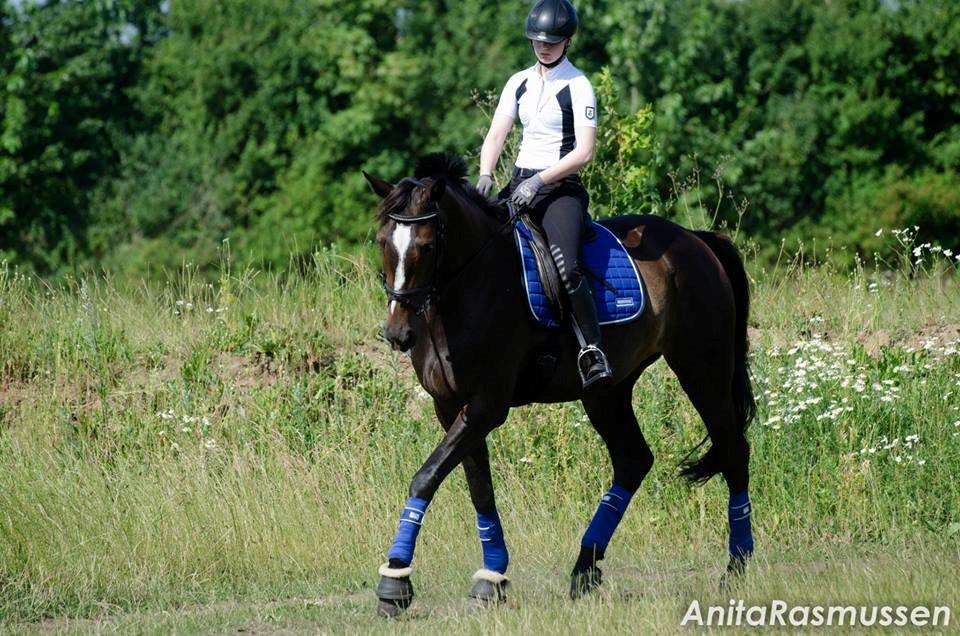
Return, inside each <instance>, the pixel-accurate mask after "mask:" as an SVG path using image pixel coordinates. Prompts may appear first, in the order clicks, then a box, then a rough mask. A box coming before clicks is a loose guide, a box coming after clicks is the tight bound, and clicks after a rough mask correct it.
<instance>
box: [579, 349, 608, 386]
mask: <svg viewBox="0 0 960 636" xmlns="http://www.w3.org/2000/svg"><path fill="white" fill-rule="evenodd" d="M584 363H586V364H584ZM577 371H579V372H580V381H581V382H582V383H583V388H584V389H587V388H589V387H591V386H593V385H594V384H596V383H597V382H600V381H601V380H609V379H610V377H611V376H612V375H613V371H611V370H610V363H609V362H607V355H606V354H605V353H604V352H603V349H601V348H600V347H598V346H596V345H587V346H585V347H584V348H583V349H581V350H580V355H578V356H577Z"/></svg>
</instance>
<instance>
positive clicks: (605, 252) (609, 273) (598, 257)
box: [513, 220, 646, 327]
mask: <svg viewBox="0 0 960 636" xmlns="http://www.w3.org/2000/svg"><path fill="white" fill-rule="evenodd" d="M513 233H514V236H516V239H517V249H518V250H519V251H520V262H521V264H522V269H523V286H524V288H525V289H526V290H527V300H528V301H529V306H530V312H531V313H532V314H533V318H534V320H535V321H536V322H538V323H539V324H541V325H543V326H546V327H559V326H560V322H559V321H558V320H557V317H556V313H555V312H554V310H553V307H551V306H550V302H549V301H548V300H547V296H546V294H545V293H544V288H543V283H542V282H541V280H540V272H538V271H537V261H536V257H535V256H534V255H533V248H532V247H531V246H530V230H529V228H527V226H526V225H525V224H524V222H523V221H522V220H518V221H517V225H516V227H515V228H514V232H513ZM593 233H594V235H595V237H593V238H591V239H589V240H588V241H587V242H585V243H584V244H583V246H582V248H581V252H580V262H581V266H583V267H585V268H586V269H588V270H590V272H592V273H593V274H596V276H592V275H590V274H586V278H587V280H588V281H590V286H591V289H592V290H593V299H594V302H595V303H596V305H597V318H598V319H599V321H600V324H601V325H611V324H616V323H623V322H629V321H631V320H634V319H636V318H637V317H638V316H640V314H641V313H643V308H644V305H645V304H646V298H645V297H644V294H643V285H642V283H641V282H640V273H639V272H638V271H637V267H636V264H635V263H634V262H633V259H632V258H630V255H629V254H627V250H626V248H625V247H624V246H623V243H621V242H620V240H619V239H618V238H617V237H616V236H614V235H613V232H611V231H610V230H608V229H607V228H605V227H604V226H602V225H600V224H599V223H594V224H593ZM598 279H602V280H598ZM614 290H616V291H614Z"/></svg>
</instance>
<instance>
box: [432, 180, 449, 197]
mask: <svg viewBox="0 0 960 636" xmlns="http://www.w3.org/2000/svg"><path fill="white" fill-rule="evenodd" d="M446 191H447V182H446V181H444V180H443V179H437V180H436V181H434V182H433V183H431V184H430V200H431V201H439V200H440V199H442V198H443V193H444V192H446Z"/></svg>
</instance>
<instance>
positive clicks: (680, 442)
mask: <svg viewBox="0 0 960 636" xmlns="http://www.w3.org/2000/svg"><path fill="white" fill-rule="evenodd" d="M906 254H907V257H908V258H909V259H910V261H911V267H912V268H913V274H912V275H911V276H906V275H892V274H886V273H883V272H884V270H885V268H883V267H868V268H860V269H858V270H856V271H854V272H852V273H844V274H839V273H837V272H834V271H833V270H832V269H831V268H830V267H829V266H820V267H807V266H804V265H802V264H800V263H801V260H800V259H798V260H796V261H791V262H787V263H781V264H780V265H778V266H777V267H768V268H764V267H761V266H760V265H759V264H757V263H756V262H751V263H750V269H751V273H752V278H753V293H754V300H753V309H752V318H751V325H752V327H751V340H752V344H753V353H752V365H753V374H754V382H755V389H756V392H757V397H758V417H757V420H756V421H755V422H754V424H753V426H752V428H751V430H750V433H749V437H750V440H751V443H752V450H753V454H752V484H751V495H752V499H753V502H754V507H755V512H754V516H753V521H754V532H755V538H756V542H757V558H756V559H755V560H754V562H753V564H752V567H751V570H750V576H749V577H748V578H747V579H746V580H745V581H744V582H743V583H742V584H741V585H740V586H739V587H738V588H737V589H735V590H732V591H728V592H725V593H721V592H720V591H719V590H718V587H717V581H718V578H719V575H720V573H721V570H722V566H723V565H725V562H726V556H725V553H726V548H725V545H726V518H725V515H726V492H725V488H724V487H723V484H722V483H721V482H720V481H718V480H714V481H713V482H711V483H709V484H707V485H706V486H705V487H703V488H699V489H691V488H689V487H688V486H687V485H686V484H685V483H684V482H682V481H680V480H679V479H678V478H676V477H675V473H676V466H677V463H678V461H679V460H680V458H681V457H682V456H683V455H684V454H685V453H686V451H687V450H688V449H689V448H691V447H692V446H693V445H695V444H696V443H697V442H698V441H699V440H700V438H701V437H702V435H703V427H702V425H701V424H700V422H699V420H698V418H697V417H696V414H695V413H694V411H693V409H692V407H691V406H690V404H689V403H688V402H687V400H686V398H685V396H684V395H683V393H682V391H681V390H680V388H679V386H678V384H677V383H676V381H675V379H674V378H673V376H672V375H671V373H670V372H669V370H668V369H667V368H666V366H665V365H664V364H663V363H662V362H661V363H657V364H656V365H654V367H652V368H651V369H650V370H649V371H648V372H647V374H645V376H644V378H643V379H641V381H640V383H639V384H638V386H637V389H636V391H635V398H634V400H635V407H636V412H637V415H638V418H639V420H640V423H641V426H642V428H643V430H644V433H645V435H646V437H647V439H648V441H649V442H650V444H651V446H652V448H653V451H654V454H655V456H656V463H655V465H654V468H653V471H652V472H651V474H650V475H649V477H648V478H647V480H646V481H645V483H644V485H643V487H642V489H641V491H640V492H639V493H638V495H637V496H636V497H635V498H634V500H633V503H632V504H631V507H630V509H629V510H628V512H627V514H626V516H625V518H624V521H623V523H622V524H621V526H620V528H619V529H618V531H617V534H616V536H615V537H614V540H613V542H612V543H611V546H610V548H609V550H608V557H607V559H606V560H605V561H604V562H603V564H602V565H603V568H604V577H605V584H604V588H603V589H602V590H601V591H600V593H599V594H597V595H596V597H595V598H591V599H589V600H586V601H582V602H578V603H572V602H570V601H569V600H567V599H566V588H567V585H568V574H569V569H570V567H571V566H572V564H573V559H574V557H575V554H576V550H577V546H578V544H579V538H580V536H581V534H582V532H583V530H584V528H585V526H586V524H587V522H588V521H589V518H590V515H591V514H592V513H593V511H594V509H595V507H596V502H597V499H598V498H599V496H600V494H601V493H602V492H603V491H604V489H605V488H606V487H607V486H608V485H609V479H610V468H609V463H608V460H607V458H606V453H605V450H604V449H603V447H602V444H601V443H600V441H599V438H598V437H597V436H596V434H595V433H594V432H593V431H592V429H591V428H590V426H589V423H588V422H587V421H586V419H585V416H584V414H583V411H582V409H581V408H580V407H579V405H577V404H567V405H555V406H534V407H527V408H524V409H519V410H516V411H514V412H513V413H512V414H511V416H510V419H509V421H508V422H507V424H506V425H505V426H504V427H502V428H501V429H499V430H498V431H496V432H495V433H494V434H493V435H492V436H491V454H492V458H493V470H494V480H495V483H496V485H497V489H498V490H497V495H498V500H499V507H500V514H501V517H502V519H503V525H504V528H505V531H506V538H507V543H508V546H509V547H510V550H511V568H510V574H511V578H512V579H513V582H514V585H513V592H512V595H511V598H510V601H509V602H508V604H507V605H506V606H505V607H502V608H498V609H496V610H493V611H489V612H485V613H480V614H471V613H469V612H468V611H467V607H466V602H465V596H466V592H467V590H468V589H469V587H470V581H469V576H470V575H471V574H472V573H473V572H474V570H475V569H476V568H477V567H478V566H479V556H480V551H479V544H478V541H477V539H476V531H475V528H474V513H473V510H472V508H471V506H470V503H469V500H468V498H467V496H466V486H465V482H464V480H463V477H462V474H461V473H460V472H459V471H457V472H456V473H454V475H453V476H452V477H451V478H450V479H449V480H448V481H447V483H445V484H444V486H443V487H442V488H441V490H440V492H439V493H438V495H437V497H436V499H435V500H434V503H433V504H432V505H431V508H430V512H429V514H428V516H427V520H426V523H425V525H424V528H423V531H422V532H421V535H420V542H419V547H418V552H417V561H416V563H415V573H414V585H415V587H416V589H417V593H418V596H417V600H416V602H415V605H414V607H413V608H412V610H411V611H410V613H409V614H408V616H407V617H406V618H404V619H402V620H400V621H395V622H387V621H384V620H381V619H378V618H376V616H375V615H374V606H375V600H374V595H373V588H374V586H375V585H376V581H377V575H376V570H377V566H378V565H379V564H380V563H381V562H382V561H383V560H384V553H385V551H386V549H387V547H388V545H389V541H390V539H391V538H392V535H393V531H394V529H395V524H396V519H397V514H398V512H399V510H400V508H401V506H402V504H403V502H404V500H405V498H406V490H407V486H408V483H409V479H410V477H411V476H412V475H413V473H414V472H415V470H416V469H417V468H418V467H419V465H420V463H421V462H422V461H423V459H424V458H425V457H426V455H427V454H428V453H429V451H430V450H431V449H432V448H433V446H434V445H435V444H436V442H437V441H438V440H439V437H440V435H439V427H438V426H437V425H436V423H435V421H434V418H433V415H432V410H431V408H430V404H429V400H428V399H426V396H425V395H424V394H423V393H422V391H421V390H420V389H419V387H418V385H417V384H416V381H415V378H414V377H413V375H412V372H411V370H410V368H409V363H408V362H407V359H406V358H405V357H403V356H400V355H396V354H393V353H392V352H390V351H389V350H388V348H387V346H386V345H385V344H384V343H383V342H382V341H380V340H379V338H378V331H379V327H380V321H381V320H382V317H383V309H384V299H383V297H382V293H381V291H380V289H379V285H378V282H377V279H376V276H375V272H374V271H373V269H372V268H371V267H370V265H369V264H368V263H367V261H366V260H365V259H363V258H356V257H350V256H347V255H344V254H342V253H338V252H333V251H325V252H321V253H318V254H317V255H316V258H315V260H314V262H313V263H312V264H310V265H309V266H307V267H304V268H302V269H301V270H300V271H299V272H298V273H294V274H283V275H271V274H267V273H254V272H233V271H231V270H230V267H229V263H228V262H227V259H226V257H225V263H224V266H223V268H222V271H221V274H220V276H219V279H217V280H214V281H213V282H208V281H206V280H205V279H201V278H200V277H198V276H196V275H195V273H194V272H193V270H192V269H190V268H186V269H185V270H184V271H183V272H182V273H181V274H180V275H179V277H177V279H176V280H175V281H174V282H171V283H169V284H166V285H157V286H154V285H150V284H141V285H130V284H119V283H116V282H113V281H111V280H110V279H109V278H105V277H99V278H90V279H84V280H79V281H66V282H61V283H57V284H48V283H45V282H43V281H39V280H36V279H33V278H29V277H25V276H23V275H21V274H19V273H17V272H15V271H12V270H11V269H10V268H8V267H3V268H0V631H4V632H9V631H13V632H35V631H44V632H48V631H65V632H72V631H76V632H91V631H121V632H138V633H139V632H154V633H165V632H171V631H174V632H180V633H183V632H188V633H189V632H213V633H223V632H236V631H237V630H246V631H253V632H257V633H271V632H275V631H294V632H299V631H305V632H329V633H345V632H359V633H367V632H374V633H379V632H385V633H392V632H399V631H403V632H407V631H410V630H413V631H416V632H418V633H419V632H425V633H449V632H451V631H454V632H464V633H488V632H497V633H524V634H529V633H647V632H650V631H654V630H655V631H657V632H672V631H679V630H681V629H682V628H681V627H680V620H681V618H682V617H683V616H684V612H685V611H686V610H687V607H688V606H689V605H690V603H691V602H692V601H693V600H698V601H699V602H700V603H701V604H703V605H705V606H706V605H711V604H712V605H726V604H728V603H729V601H730V599H732V598H733V599H743V600H744V601H745V602H747V603H748V604H764V603H768V602H770V601H771V600H773V599H781V600H784V601H786V602H788V603H790V604H791V605H802V604H808V605H809V604H827V605H831V604H832V605H836V604H854V605H870V606H873V605H880V606H883V605H891V606H898V605H907V606H913V605H929V606H934V605H946V606H949V607H951V608H952V609H953V614H954V616H953V617H952V623H951V625H952V628H954V629H955V626H956V625H957V624H960V617H958V616H956V613H957V612H960V577H958V576H957V571H958V567H960V482H958V479H957V476H958V474H960V352H958V349H960V288H958V284H957V283H958V279H957V265H956V260H955V259H951V257H950V256H945V255H944V254H943V253H942V252H937V251H933V250H930V249H927V251H926V252H923V250H921V253H919V254H916V255H914V254H912V253H910V252H909V251H908V252H907V253H906ZM916 259H920V260H921V262H922V266H921V267H916V265H915V264H914V263H913V261H914V260H916Z"/></svg>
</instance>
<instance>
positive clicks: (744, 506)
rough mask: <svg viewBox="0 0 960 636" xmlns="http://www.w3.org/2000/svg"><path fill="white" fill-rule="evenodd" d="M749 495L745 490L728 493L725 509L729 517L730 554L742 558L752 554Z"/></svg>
mask: <svg viewBox="0 0 960 636" xmlns="http://www.w3.org/2000/svg"><path fill="white" fill-rule="evenodd" d="M751 507H752V506H751V505H750V497H749V496H748V495H747V491H746V490H744V491H743V492H739V493H737V494H735V495H730V505H729V508H728V509H727V512H728V513H729V514H728V516H729V519H730V556H732V557H733V558H735V559H742V558H744V557H748V556H750V555H751V554H753V531H752V530H751V529H750V512H751V510H750V509H751Z"/></svg>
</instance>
